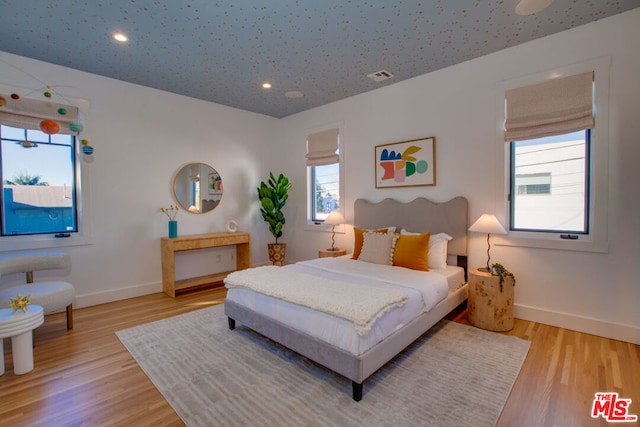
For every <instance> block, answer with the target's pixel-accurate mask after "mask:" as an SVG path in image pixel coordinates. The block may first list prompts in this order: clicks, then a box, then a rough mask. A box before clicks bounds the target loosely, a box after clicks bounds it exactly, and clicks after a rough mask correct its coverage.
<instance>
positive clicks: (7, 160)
mask: <svg viewBox="0 0 640 427" xmlns="http://www.w3.org/2000/svg"><path fill="white" fill-rule="evenodd" d="M0 97H1V99H0V160H1V162H0V178H2V193H0V206H1V209H0V236H1V237H0V244H2V247H4V246H5V243H6V245H11V246H12V247H13V248H16V249H17V248H30V247H31V246H30V245H32V244H33V245H38V247H49V246H55V245H57V242H61V241H62V239H60V238H61V237H65V238H70V239H69V240H73V239H72V238H71V233H82V231H83V229H82V226H81V224H82V212H81V200H82V196H81V185H80V180H81V171H80V165H79V162H78V161H77V151H78V150H77V141H78V139H77V135H78V133H79V132H80V131H81V130H82V126H81V125H80V124H79V123H78V122H77V121H78V107H75V106H71V105H65V104H59V103H55V102H51V101H49V100H44V101H42V100H37V99H29V98H22V97H16V96H10V95H4V94H0ZM31 236H44V237H43V238H39V240H38V241H35V240H33V241H32V240H30V238H31ZM48 237H51V238H53V241H55V242H56V244H51V245H50V244H49V243H48V242H47V238H48ZM17 238H18V240H16V239H17Z"/></svg>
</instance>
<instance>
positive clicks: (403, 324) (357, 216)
mask: <svg viewBox="0 0 640 427" xmlns="http://www.w3.org/2000/svg"><path fill="white" fill-rule="evenodd" d="M354 226H355V227H357V228H358V229H364V230H372V229H376V230H379V229H383V228H387V227H395V230H396V231H398V232H399V231H401V230H403V229H404V230H406V231H409V232H413V233H423V232H427V231H429V232H431V235H432V236H434V235H435V234H436V233H437V234H440V233H446V234H447V235H448V236H450V237H451V239H450V240H448V241H447V244H446V246H445V247H446V253H445V254H444V257H445V258H446V260H447V264H448V265H446V266H442V265H439V266H437V267H439V268H436V269H434V268H430V269H429V270H430V271H429V272H423V271H414V270H411V269H408V268H404V267H393V266H388V265H378V264H375V263H370V262H364V261H358V260H353V259H351V255H346V256H344V257H338V258H320V259H317V260H309V261H304V262H301V263H296V264H291V265H288V266H286V267H272V266H268V267H256V268H254V269H249V270H250V271H247V270H243V271H242V272H238V273H243V272H245V273H244V274H245V276H243V277H250V275H251V274H253V275H254V276H260V277H262V278H263V279H262V285H264V286H265V288H269V287H270V288H271V289H273V288H281V289H280V290H279V292H282V293H289V292H290V291H291V292H290V293H291V298H292V301H294V302H289V301H283V300H282V299H280V297H279V296H278V295H277V292H278V289H276V290H275V291H274V292H275V293H269V292H268V291H267V292H264V293H263V291H262V290H261V289H259V290H258V291H256V290H254V289H248V288H246V287H243V286H238V283H239V282H241V281H240V280H237V279H239V277H236V278H234V277H232V276H233V275H234V274H237V273H232V275H230V276H229V277H228V278H227V279H228V280H227V281H225V283H226V286H227V288H229V289H228V292H227V298H226V299H225V302H224V311H225V315H226V316H227V317H228V322H229V328H230V329H232V330H233V329H235V327H236V323H240V324H242V325H245V326H247V327H249V328H251V329H253V330H254V331H256V332H258V333H260V334H262V335H264V336H266V337H268V338H270V339H272V340H274V341H276V342H278V343H280V344H282V345H284V346H285V347H288V348H290V349H291V350H293V351H295V352H297V353H299V354H301V355H303V356H305V357H307V358H309V359H311V360H313V361H314V362H316V363H319V364H321V365H323V366H325V367H327V368H329V369H331V370H333V371H334V372H336V373H338V374H340V375H343V376H344V377H346V378H348V379H350V380H351V382H352V397H353V399H354V400H356V401H359V400H361V399H362V396H363V383H364V381H365V379H367V378H368V377H369V376H370V375H371V374H373V373H374V372H376V371H377V370H378V369H379V368H380V367H382V366H383V365H385V364H386V363H387V362H388V361H389V360H391V359H392V358H393V357H395V356H396V355H397V354H398V353H400V352H401V351H402V350H403V349H404V348H405V347H407V346H408V345H409V344H411V343H412V342H413V341H415V340H416V339H417V338H418V337H420V336H421V335H422V334H424V333H425V332H426V331H427V330H428V329H429V328H431V327H432V326H433V325H435V324H436V323H437V322H438V321H439V320H441V319H442V318H443V317H445V316H446V315H447V314H448V313H449V312H450V311H451V310H453V309H454V308H456V307H457V306H458V305H460V304H461V303H463V302H464V301H465V300H466V299H467V284H466V259H467V229H468V204H467V200H466V199H465V198H463V197H456V198H454V199H451V200H449V201H448V202H444V203H435V202H431V201H429V200H427V199H425V198H418V199H415V200H413V201H411V202H408V203H402V202H398V201H395V200H393V199H385V200H383V201H381V202H377V203H373V202H369V201H366V200H363V199H358V200H356V202H355V204H354ZM372 237H373V236H372V235H371V234H369V233H367V234H366V237H365V238H366V239H367V240H366V241H365V244H370V242H372V241H373V240H372ZM367 242H369V243H367ZM363 255H364V253H363ZM430 261H431V258H430ZM261 268H263V270H259V269H261ZM270 268H271V269H270ZM398 272H400V273H401V275H402V279H401V280H402V281H405V282H416V283H417V282H419V281H420V282H422V279H423V277H425V280H426V278H427V276H428V277H429V280H433V281H434V283H436V284H437V285H434V289H435V290H425V289H423V288H422V287H411V288H406V287H404V286H400V285H401V283H400V281H399V280H400V279H398V280H396V279H395V277H396V274H397V273H398ZM265 273H269V274H265ZM272 273H273V274H274V275H273V276H270V274H272ZM280 274H282V275H283V276H282V279H279V277H280V276H278V275H280ZM293 274H299V282H301V281H304V282H307V281H308V282H310V283H309V284H310V285H311V284H312V283H311V282H317V283H316V285H317V286H319V287H327V288H329V289H331V288H332V286H339V285H342V284H344V282H346V281H349V282H353V284H352V285H350V286H353V287H354V289H353V290H352V292H354V293H356V294H357V292H359V290H362V289H364V288H363V287H364V286H368V288H366V289H371V292H370V291H365V292H363V293H362V294H361V295H365V294H366V295H369V293H372V294H373V293H374V291H373V290H374V289H377V288H384V289H380V290H379V292H381V295H384V297H385V298H386V299H389V301H388V303H387V305H381V307H384V308H382V309H379V308H378V310H379V312H378V313H377V314H376V316H375V318H374V319H368V322H365V323H366V324H365V323H362V324H361V323H357V324H356V327H355V328H354V324H353V323H350V321H349V320H345V318H341V315H340V314H336V315H334V314H331V312H329V313H327V312H320V311H318V310H317V309H315V308H314V307H315V306H314V305H313V304H308V303H307V300H306V299H305V298H306V297H305V296H304V294H303V293H302V295H297V296H296V294H300V293H301V292H298V290H297V289H296V286H295V284H293V283H288V282H290V281H294V280H292V279H289V276H291V275H293ZM392 277H393V279H392ZM269 278H271V279H269ZM414 278H415V280H414ZM274 281H276V282H279V283H278V285H281V286H273V284H272V283H269V282H274ZM287 286H289V287H287ZM399 290H402V291H403V293H404V297H406V298H404V299H402V301H403V302H398V301H399V300H398V298H400V295H399V294H398V291H399ZM376 292H377V291H376ZM311 293H313V290H312V291H311ZM274 295H275V296H274ZM416 295H417V297H416ZM421 296H422V299H421ZM296 298H303V299H298V300H296ZM371 298H372V299H375V298H374V297H371ZM394 298H396V299H394ZM416 298H417V299H416ZM340 299H341V300H344V301H349V298H348V297H347V296H345V297H344V298H343V297H342V296H341V298H340ZM363 299H364V297H363ZM427 300H430V305H431V306H429V307H427V305H429V304H427V303H426V302H425V301H427ZM416 301H421V303H418V302H416ZM422 303H424V304H423V305H420V304H422ZM354 331H355V332H354Z"/></svg>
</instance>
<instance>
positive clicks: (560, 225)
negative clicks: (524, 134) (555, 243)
mask: <svg viewBox="0 0 640 427" xmlns="http://www.w3.org/2000/svg"><path fill="white" fill-rule="evenodd" d="M589 134H590V132H589V131H588V130H585V131H580V132H572V133H568V134H563V135H557V136H553V137H544V138H536V139H531V140H526V141H516V142H511V174H510V175H511V191H510V218H511V220H510V221H509V223H510V230H520V231H525V230H527V231H538V232H555V233H579V234H586V233H588V231H589V228H588V227H589V216H588V214H589V197H588V196H589V180H588V170H589V162H588V159H589V155H588V153H589Z"/></svg>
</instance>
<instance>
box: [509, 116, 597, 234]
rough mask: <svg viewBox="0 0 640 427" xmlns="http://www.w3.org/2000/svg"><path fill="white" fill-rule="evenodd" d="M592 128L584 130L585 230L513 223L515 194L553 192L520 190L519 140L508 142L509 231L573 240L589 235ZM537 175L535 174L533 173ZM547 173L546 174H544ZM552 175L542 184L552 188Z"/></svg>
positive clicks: (533, 194)
mask: <svg viewBox="0 0 640 427" xmlns="http://www.w3.org/2000/svg"><path fill="white" fill-rule="evenodd" d="M591 131H592V130H591V129H585V130H584V131H583V132H584V134H585V140H584V141H585V154H584V155H585V158H584V163H585V171H586V172H585V175H586V176H585V179H584V186H585V196H584V206H583V209H584V217H585V218H584V219H585V221H584V224H583V228H584V231H582V230H581V231H577V230H553V229H542V228H540V229H533V228H523V227H519V228H516V227H515V226H514V224H513V222H514V217H515V208H514V203H515V202H514V195H516V197H517V195H523V194H527V195H531V196H534V197H536V195H544V194H551V191H549V193H543V192H540V193H537V192H533V193H520V190H519V188H517V187H518V185H517V182H516V181H517V179H518V175H517V174H516V164H515V163H516V158H515V157H516V153H515V151H516V143H517V142H519V141H510V142H508V143H507V144H508V145H509V183H510V185H509V193H508V196H507V200H508V202H509V222H508V225H509V227H508V229H509V231H517V232H532V233H555V234H561V236H564V237H561V238H571V239H572V240H575V238H576V237H574V236H573V235H576V234H577V235H580V236H587V235H589V229H590V217H591V215H590V209H589V200H590V199H591V178H590V176H591V174H590V172H589V171H590V170H591ZM569 133H575V132H569ZM533 175H535V174H533ZM539 175H543V174H539ZM544 175H546V174H544ZM551 180H552V176H551V174H549V181H550V183H549V184H542V185H549V190H551V188H552V183H551ZM569 236H571V237H569ZM580 236H578V238H580Z"/></svg>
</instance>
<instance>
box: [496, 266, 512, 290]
mask: <svg viewBox="0 0 640 427" xmlns="http://www.w3.org/2000/svg"><path fill="white" fill-rule="evenodd" d="M491 274H494V275H496V276H500V292H502V284H503V283H504V278H505V277H511V278H512V279H513V286H515V285H516V278H515V276H514V275H513V273H512V272H510V271H509V270H507V269H506V268H504V266H503V265H502V264H498V263H497V262H496V263H495V264H491Z"/></svg>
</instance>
